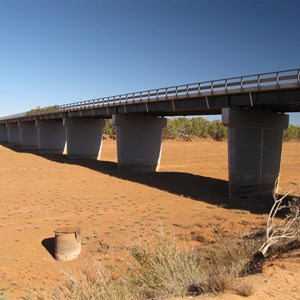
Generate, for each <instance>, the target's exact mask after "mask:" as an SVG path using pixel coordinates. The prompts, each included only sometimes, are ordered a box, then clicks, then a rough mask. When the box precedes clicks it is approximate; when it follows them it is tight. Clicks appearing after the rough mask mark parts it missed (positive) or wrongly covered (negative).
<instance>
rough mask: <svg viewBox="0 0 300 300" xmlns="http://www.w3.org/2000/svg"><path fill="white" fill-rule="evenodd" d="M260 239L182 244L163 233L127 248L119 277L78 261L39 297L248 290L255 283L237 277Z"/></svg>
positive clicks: (134, 298) (113, 298) (110, 298)
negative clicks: (192, 245) (196, 246)
mask: <svg viewBox="0 0 300 300" xmlns="http://www.w3.org/2000/svg"><path fill="white" fill-rule="evenodd" d="M258 243H259V242H257V241H254V240H253V238H251V239H250V238H248V237H243V238H240V239H234V240H231V241H228V240H227V241H226V245H225V244H220V245H217V244H213V245H208V246H206V247H202V248H201V249H198V250H187V249H184V250H182V249H181V248H180V247H178V246H177V244H176V243H175V241H171V240H168V239H165V238H161V239H159V241H158V242H157V243H156V244H150V243H149V244H144V245H142V246H135V247H131V248H129V257H128V258H126V259H124V260H123V261H122V262H121V265H120V266H119V267H116V268H117V273H118V274H119V275H118V276H119V278H117V279H114V278H113V276H112V275H111V271H110V270H108V269H107V268H105V267H104V266H102V265H101V263H100V262H99V261H93V262H92V263H91V262H86V261H81V263H82V264H80V263H78V264H77V266H78V269H77V270H73V271H72V272H64V274H63V275H64V280H65V282H61V283H59V284H58V287H57V288H56V289H55V290H52V291H44V292H43V293H39V295H38V299H52V300H58V299H70V300H71V299H78V300H87V299H99V300H102V299H103V300H104V299H105V300H118V299H120V300H121V299H131V300H143V299H162V298H167V297H184V296H196V295H200V294H207V293H214V294H217V293H222V292H224V291H226V290H230V291H235V293H237V294H239V295H245V296H246V295H251V293H252V292H253V287H252V286H251V285H249V284H248V283H247V282H244V281H241V280H240V278H238V276H239V274H240V272H241V270H242V268H243V266H244V264H245V262H246V261H247V260H248V259H249V257H250V256H251V255H252V251H253V249H255V248H256V247H257V244H258Z"/></svg>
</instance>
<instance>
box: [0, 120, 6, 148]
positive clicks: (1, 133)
mask: <svg viewBox="0 0 300 300" xmlns="http://www.w3.org/2000/svg"><path fill="white" fill-rule="evenodd" d="M7 142H8V138H7V127H6V125H5V124H0V143H7Z"/></svg>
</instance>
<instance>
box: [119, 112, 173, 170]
mask: <svg viewBox="0 0 300 300" xmlns="http://www.w3.org/2000/svg"><path fill="white" fill-rule="evenodd" d="M166 123H167V120H166V119H165V118H158V117H152V116H121V115H114V116H113V124H114V125H115V126H116V127H117V153H118V169H119V170H125V171H138V172H155V171H157V170H158V168H159V165H160V156H161V146H162V130H163V128H164V127H165V126H166Z"/></svg>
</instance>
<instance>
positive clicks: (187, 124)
mask: <svg viewBox="0 0 300 300" xmlns="http://www.w3.org/2000/svg"><path fill="white" fill-rule="evenodd" d="M163 137H164V139H176V138H184V139H192V138H195V137H198V138H208V137H211V138H213V139H214V140H216V141H223V140H224V139H226V137H227V129H226V127H225V126H223V125H222V124H221V122H220V121H219V120H216V121H212V122H210V121H208V120H206V119H204V118H202V117H195V118H184V117H176V118H170V119H168V123H167V127H166V128H165V129H164V132H163Z"/></svg>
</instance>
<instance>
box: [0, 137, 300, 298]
mask: <svg viewBox="0 0 300 300" xmlns="http://www.w3.org/2000/svg"><path fill="white" fill-rule="evenodd" d="M116 168H117V164H116V145H115V142H114V141H113V140H104V144H103V152H102V161H98V162H97V161H88V160H69V159H67V158H66V157H62V156H53V155H52V156H51V155H43V156H41V155H38V154H37V153H35V152H24V151H21V150H20V149H18V148H12V147H7V146H4V145H2V146H0V179H1V180H0V190H1V193H0V208H1V215H0V251H1V256H0V298H1V294H2V295H6V296H9V299H22V297H27V298H28V294H29V291H33V290H34V288H44V289H49V290H50V289H51V288H52V287H53V286H55V285H56V282H57V280H60V279H59V278H60V273H61V270H62V269H64V268H69V267H72V266H74V264H76V261H77V260H75V261H72V262H64V263H62V262H58V261H56V260H55V259H54V258H53V256H52V255H53V248H52V246H53V237H54V233H53V231H54V230H55V229H56V228H58V227H63V226H79V227H80V228H81V229H82V235H83V236H82V240H83V245H82V254H81V257H84V256H87V255H93V254H94V253H97V252H101V251H102V252H103V251H109V252H110V253H112V255H113V253H118V252H122V249H123V248H124V247H125V245H128V244H136V243H140V242H143V241H145V240H150V239H153V238H154V237H155V236H156V235H159V234H161V233H162V232H163V233H164V234H165V235H167V236H170V237H173V236H175V237H176V238H179V239H184V240H185V241H186V242H187V244H188V245H190V246H193V247H201V243H199V242H197V241H195V240H194V239H192V238H191V235H192V232H193V231H195V230H198V231H199V230H201V235H202V236H203V237H204V241H205V242H209V241H212V240H218V239H220V238H222V237H224V236H226V235H237V234H241V233H247V232H250V231H251V230H254V229H258V228H261V227H262V226H263V222H264V221H265V218H266V213H268V211H269V209H270V205H271V204H272V198H271V197H270V199H266V200H265V201H264V202H263V203H261V202H259V203H255V205H254V204H253V203H254V202H252V201H251V200H249V199H246V200H240V201H236V202H233V201H229V200H228V199H227V144H226V142H214V141H206V140H204V141H203V140H199V141H193V142H181V141H166V142H164V145H163V152H162V161H161V168H160V172H158V173H155V174H138V173H125V172H124V173H120V172H117V170H116ZM299 170H300V143H297V142H290V143H284V145H283V157H282V168H281V173H282V178H281V187H282V190H285V189H287V188H288V187H289V184H288V182H300V172H299ZM241 210H243V211H244V212H241ZM245 210H247V213H245ZM199 224H200V225H199ZM199 228H200V229H199ZM215 228H218V230H214V229H215ZM220 235H221V236H220ZM101 247H102V248H101ZM104 248H106V250H104ZM299 256H300V255H299V253H298V254H297V253H296V254H294V256H289V257H283V258H281V259H280V260H274V262H270V263H269V265H268V266H266V268H265V269H264V272H263V274H260V275H256V276H252V277H251V278H249V280H251V281H252V282H253V283H254V284H255V286H256V292H255V295H254V296H251V297H250V298H249V299H300V285H299V283H300V281H299V278H300V268H299V262H300V258H299ZM107 263H110V261H109V256H108V259H107ZM209 298H211V297H209ZM205 299H208V298H207V297H206V298H205ZM216 299H238V296H235V295H232V294H228V295H227V294H225V295H221V296H218V297H217V298H216Z"/></svg>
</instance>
